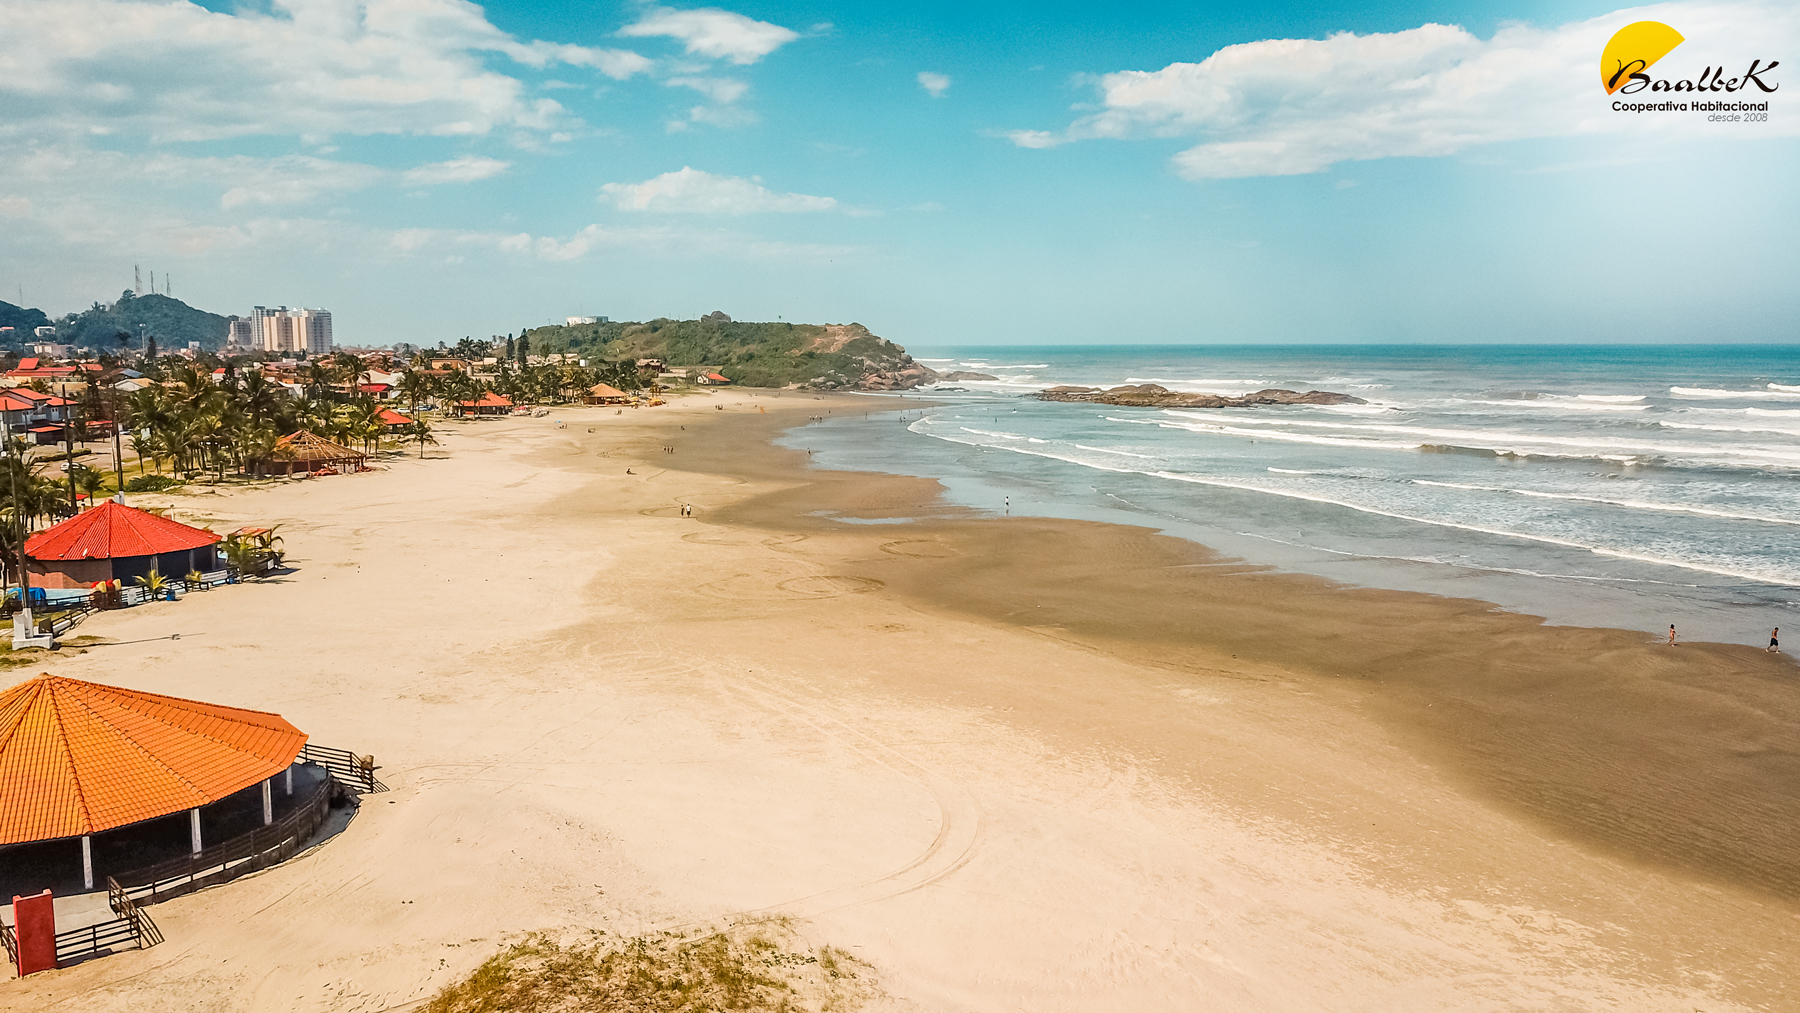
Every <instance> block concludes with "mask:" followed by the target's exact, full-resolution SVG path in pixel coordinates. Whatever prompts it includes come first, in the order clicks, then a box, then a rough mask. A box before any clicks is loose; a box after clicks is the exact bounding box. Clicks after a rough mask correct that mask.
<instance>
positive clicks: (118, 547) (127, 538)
mask: <svg viewBox="0 0 1800 1013" xmlns="http://www.w3.org/2000/svg"><path fill="white" fill-rule="evenodd" d="M218 543H219V536H218V535H215V534H213V533H212V532H211V531H207V530H206V529H205V528H196V527H193V526H192V525H188V524H183V523H181V522H179V521H172V520H170V519H169V518H167V517H158V516H157V515H155V514H153V513H147V512H145V511H143V510H138V509H135V508H133V507H128V506H126V505H125V504H123V503H117V502H114V501H112V500H107V501H106V502H104V503H102V504H100V505H99V506H97V507H95V508H94V509H92V510H88V511H86V512H84V513H79V514H76V515H75V516H73V517H71V518H69V519H68V520H66V521H63V522H62V523H60V524H56V525H53V526H51V527H48V528H45V529H44V530H42V531H40V532H38V533H37V534H35V535H32V536H31V537H30V538H29V539H27V540H26V542H25V560H26V564H27V565H28V566H29V567H30V569H31V582H32V584H34V585H36V586H38V587H52V588H85V587H92V586H93V585H95V584H97V583H99V582H101V581H105V580H118V581H124V582H126V583H130V582H131V581H132V580H133V579H135V578H137V577H142V576H144V575H145V574H148V573H149V572H150V571H151V570H155V571H156V572H158V573H160V574H162V575H164V576H166V577H171V578H178V577H183V576H186V575H187V574H189V573H191V572H193V571H194V570H199V571H200V572H202V573H208V572H211V571H213V570H217V569H218V568H219V558H218V550H217V548H216V546H217V545H218Z"/></svg>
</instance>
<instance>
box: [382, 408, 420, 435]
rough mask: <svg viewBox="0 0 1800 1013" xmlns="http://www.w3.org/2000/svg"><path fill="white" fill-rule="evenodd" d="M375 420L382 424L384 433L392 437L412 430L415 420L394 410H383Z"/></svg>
mask: <svg viewBox="0 0 1800 1013" xmlns="http://www.w3.org/2000/svg"><path fill="white" fill-rule="evenodd" d="M375 420H376V421H377V422H380V423H381V428H382V431H383V432H386V433H387V434H388V435H390V436H392V435H394V434H396V433H404V432H406V431H407V430H408V429H410V428H412V424H413V420H412V419H411V418H410V417H409V416H407V415H405V414H403V413H401V412H397V411H395V410H393V409H392V408H383V409H382V410H381V411H380V412H379V413H377V414H376V416H375Z"/></svg>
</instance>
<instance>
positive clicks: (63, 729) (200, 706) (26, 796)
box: [0, 674, 306, 844]
mask: <svg viewBox="0 0 1800 1013" xmlns="http://www.w3.org/2000/svg"><path fill="white" fill-rule="evenodd" d="M305 743H306V735H305V733H303V732H301V731H300V730H299V729H297V728H295V727H294V726H293V725H291V724H288V723H287V722H286V721H285V720H283V719H282V718H281V716H280V715H278V714H269V713H266V712H264V711H253V710H244V709H242V708H238V707H222V706H219V705H218V704H210V703H197V702H195V701H192V700H183V699H180V698H178V697H172V696H161V695H159V694H156V693H140V692H138V691H136V690H130V689H120V688H118V687H116V686H102V685H100V684H99V683H93V682H82V681H81V680H79V679H65V678H63V677H61V676H52V675H49V674H44V675H40V676H38V677H37V678H35V679H29V680H27V681H25V682H22V683H20V684H18V685H17V686H14V687H13V688H11V689H9V690H7V691H6V692H4V693H0V844H18V843H22V842H25V841H44V840H51V839H54V838H59V837H76V836H79V835H81V834H91V833H97V832H99V831H101V830H109V829H111V828H113V827H120V826H124V825H125V824H127V823H136V822H138V821H140V820H147V819H153V818H155V817H157V816H167V815H169V814H170V813H178V812H181V811H182V810H184V809H192V808H194V807H196V806H202V805H206V804H207V803H210V802H217V801H218V800H220V799H222V798H224V797H225V796H227V795H230V794H231V793H232V792H235V791H238V790H240V789H243V788H248V787H250V786H251V785H253V784H255V783H257V782H258V781H262V780H264V779H266V778H270V777H273V776H275V775H276V774H279V773H281V771H282V770H284V769H286V768H287V766H288V764H290V763H292V762H294V757H296V756H298V755H299V753H300V747H301V746H302V745H304V744H305Z"/></svg>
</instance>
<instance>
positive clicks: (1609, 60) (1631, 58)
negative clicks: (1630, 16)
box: [1600, 21, 1686, 95]
mask: <svg viewBox="0 0 1800 1013" xmlns="http://www.w3.org/2000/svg"><path fill="white" fill-rule="evenodd" d="M1684 41H1686V40H1685V39H1683V38H1682V37H1681V33H1680V32H1678V31H1676V30H1675V29H1673V28H1670V27H1669V26H1668V25H1665V24H1663V23H1662V22H1661V21H1634V22H1632V23H1631V24H1629V25H1626V26H1625V27H1624V28H1621V29H1619V30H1618V31H1617V32H1614V33H1613V37H1612V38H1610V39H1608V40H1607V42H1606V48H1605V49H1603V50H1601V52H1600V83H1601V84H1603V85H1605V86H1606V93H1607V94H1608V95H1611V94H1612V93H1613V92H1615V91H1618V90H1619V89H1620V88H1623V87H1624V86H1625V85H1627V84H1629V83H1630V82H1631V78H1632V76H1633V75H1636V74H1642V73H1643V72H1644V71H1646V70H1649V69H1650V65H1651V64H1653V63H1655V62H1656V61H1658V60H1660V59H1662V58H1663V57H1665V56H1668V55H1669V50H1671V49H1674V48H1675V47H1676V46H1679V45H1681V44H1682V43H1683V42H1684ZM1627 94H1629V92H1628V93H1627Z"/></svg>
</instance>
